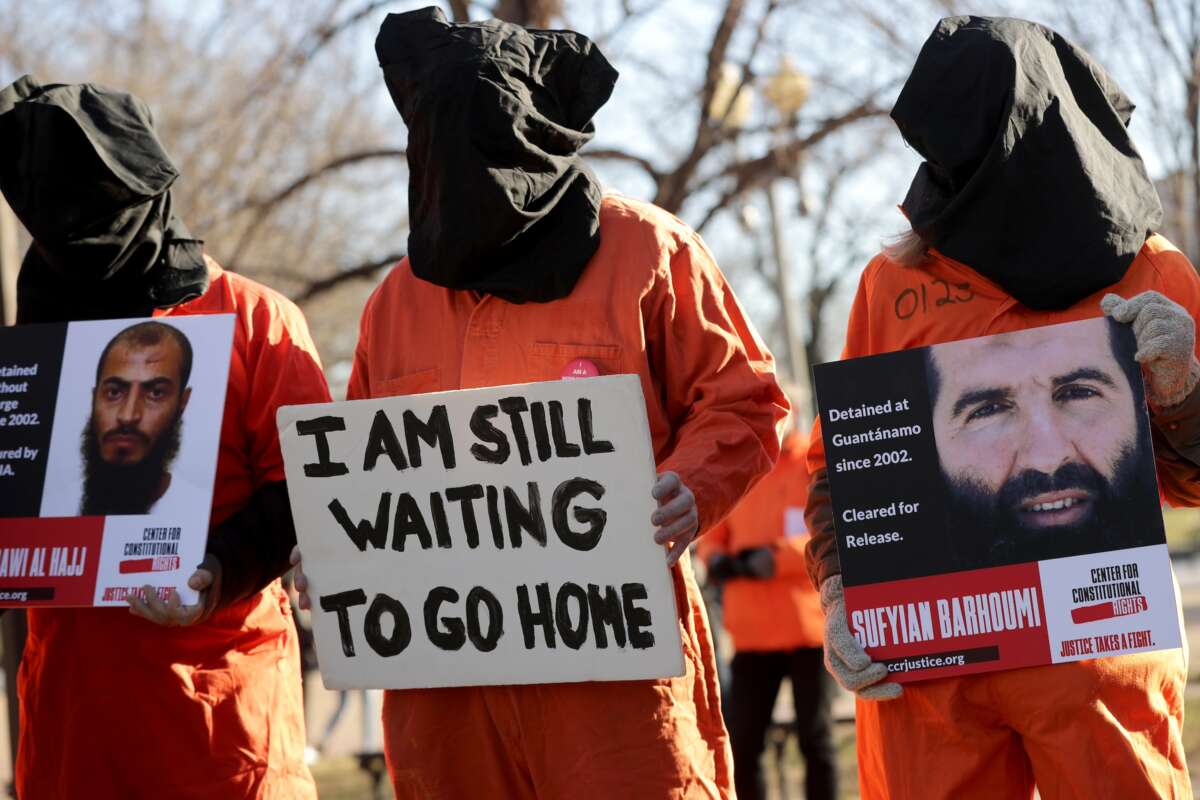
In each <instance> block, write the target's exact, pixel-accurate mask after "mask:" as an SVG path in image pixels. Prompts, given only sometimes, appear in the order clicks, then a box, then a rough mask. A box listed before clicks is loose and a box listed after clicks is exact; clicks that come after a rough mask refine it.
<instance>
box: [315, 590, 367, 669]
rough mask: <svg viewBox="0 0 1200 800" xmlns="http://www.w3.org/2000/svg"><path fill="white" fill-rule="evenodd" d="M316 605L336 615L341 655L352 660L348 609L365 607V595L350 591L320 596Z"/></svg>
mask: <svg viewBox="0 0 1200 800" xmlns="http://www.w3.org/2000/svg"><path fill="white" fill-rule="evenodd" d="M317 603H319V604H320V606H321V610H322V611H333V612H335V613H336V614H337V621H338V635H339V636H340V637H341V640H342V655H344V656H346V658H354V633H353V631H352V630H351V629H350V609H351V608H352V607H353V606H361V605H366V603H367V593H366V592H364V591H363V590H362V589H351V590H349V591H346V592H338V593H337V594H326V595H322V596H321V597H320V598H319V599H318V600H317Z"/></svg>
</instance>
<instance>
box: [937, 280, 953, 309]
mask: <svg viewBox="0 0 1200 800" xmlns="http://www.w3.org/2000/svg"><path fill="white" fill-rule="evenodd" d="M933 284H934V285H935V286H941V287H942V291H943V292H944V293H945V296H944V297H939V298H937V299H936V300H935V301H934V302H933V306H934V308H941V307H942V306H948V305H952V304H953V303H954V298H952V297H951V296H950V281H948V280H946V279H945V278H934V279H933Z"/></svg>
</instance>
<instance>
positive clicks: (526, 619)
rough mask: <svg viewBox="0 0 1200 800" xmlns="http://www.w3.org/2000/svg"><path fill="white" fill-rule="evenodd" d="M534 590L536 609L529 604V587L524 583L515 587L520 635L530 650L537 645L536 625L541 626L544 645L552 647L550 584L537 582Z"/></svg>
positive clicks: (552, 611) (552, 612) (552, 622)
mask: <svg viewBox="0 0 1200 800" xmlns="http://www.w3.org/2000/svg"><path fill="white" fill-rule="evenodd" d="M534 590H535V592H536V593H537V603H538V608H537V611H534V610H533V609H532V608H531V607H530V605H529V587H528V586H526V585H525V584H521V585H520V586H518V587H517V616H519V617H520V618H521V635H522V636H523V637H524V639H525V649H526V650H532V649H533V648H534V647H536V646H537V636H536V629H537V627H538V626H541V628H542V635H543V636H544V637H545V640H546V647H549V648H550V649H554V646H555V642H554V604H553V603H552V602H551V600H550V584H548V583H539V584H538V585H537V586H535V587H534Z"/></svg>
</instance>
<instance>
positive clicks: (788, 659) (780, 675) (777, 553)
mask: <svg viewBox="0 0 1200 800" xmlns="http://www.w3.org/2000/svg"><path fill="white" fill-rule="evenodd" d="M807 450H808V441H807V438H806V437H804V436H802V435H798V434H794V433H793V434H792V435H790V436H788V437H787V438H786V439H785V440H784V442H783V451H782V453H780V456H779V463H778V464H776V465H775V469H773V470H772V471H771V473H770V474H769V475H767V477H765V478H763V479H762V480H761V481H759V482H758V483H757V484H756V485H755V486H754V488H753V489H751V490H750V493H749V494H747V495H746V497H745V498H744V499H743V500H742V502H740V503H738V505H737V507H736V508H735V509H734V510H733V513H732V514H730V515H729V516H728V517H726V518H725V519H724V520H723V521H722V522H721V523H720V524H718V525H717V526H716V527H715V528H713V529H712V530H710V531H709V532H708V533H706V534H705V535H704V537H703V538H702V539H700V542H699V544H698V545H697V554H698V555H699V556H700V557H701V559H702V560H703V561H704V562H705V563H709V564H711V563H712V559H713V558H715V557H716V556H718V555H721V556H726V557H729V558H736V557H738V554H739V553H742V552H743V551H746V550H754V549H759V548H768V549H769V550H770V551H771V555H772V557H773V560H774V564H775V572H774V574H773V575H771V577H769V578H761V579H760V578H755V577H733V578H730V579H728V580H727V581H725V582H724V583H723V584H722V586H723V589H722V604H721V605H722V611H723V619H722V621H723V623H724V627H725V629H726V630H727V631H728V632H729V634H730V636H732V638H733V645H734V649H735V650H736V651H737V652H736V654H735V655H734V656H733V659H732V661H731V663H730V665H729V677H730V684H729V686H728V687H726V688H727V689H728V691H729V696H728V699H727V700H726V704H725V722H726V724H727V725H728V726H729V736H730V743H731V744H732V747H733V767H734V779H735V785H736V788H737V794H738V797H739V798H742V800H751V799H752V798H761V797H767V791H766V782H765V775H764V774H763V772H762V768H761V765H760V763H759V762H760V760H761V757H762V751H763V748H764V746H765V745H766V734H767V730H768V729H769V728H770V726H771V722H772V719H773V717H774V710H775V704H776V700H777V699H778V694H779V687H780V685H781V684H782V682H783V679H784V677H787V678H788V680H789V682H790V683H791V687H792V706H793V709H794V711H795V719H794V720H793V722H792V729H793V731H794V732H795V734H796V742H797V744H798V745H799V748H800V754H801V755H802V756H803V757H804V767H805V769H804V783H805V786H804V789H805V796H806V797H808V798H810V800H816V799H817V798H833V797H836V796H837V751H836V749H835V747H834V742H833V715H832V705H833V699H834V697H836V694H837V691H838V688H837V683H836V682H834V680H833V677H832V676H830V675H829V673H828V672H826V670H825V665H824V663H823V661H822V651H821V646H822V643H823V636H824V629H825V615H824V613H823V612H822V611H821V598H820V596H819V595H818V594H817V591H816V589H814V588H813V585H812V582H811V581H810V580H809V579H808V574H807V570H806V566H807V559H806V557H805V554H804V549H805V544H806V543H807V542H808V539H809V536H808V532H807V530H806V528H805V525H804V516H803V515H804V501H805V499H806V497H807V496H808V466H807V464H805V453H806V451H807ZM710 580H711V575H710Z"/></svg>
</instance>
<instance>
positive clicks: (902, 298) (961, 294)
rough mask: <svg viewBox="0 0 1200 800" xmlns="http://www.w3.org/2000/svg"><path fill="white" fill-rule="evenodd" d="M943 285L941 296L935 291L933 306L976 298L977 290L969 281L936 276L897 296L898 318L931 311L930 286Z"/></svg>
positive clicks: (965, 301)
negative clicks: (974, 289)
mask: <svg viewBox="0 0 1200 800" xmlns="http://www.w3.org/2000/svg"><path fill="white" fill-rule="evenodd" d="M930 286H935V287H941V295H942V296H941V297H938V296H937V294H938V292H937V291H936V290H935V291H934V292H933V294H934V298H933V307H934V308H941V307H942V306H948V305H953V304H955V303H969V302H971V301H972V300H974V299H975V292H973V291H972V290H971V284H970V283H968V282H967V281H963V282H962V283H950V281H948V280H945V279H944V278H934V279H933V280H932V281H930V282H929V283H928V284H924V283H923V284H921V286H920V287H919V288H918V289H913V288H911V287H910V288H908V289H905V290H904V291H903V292H901V293H900V294H898V295H897V296H896V303H895V306H894V307H893V308H894V310H895V312H896V318H897V319H909V318H910V317H912V316H913V315H914V314H916V313H917V312H918V311H924V312H928V311H929V295H930V292H929V287H930Z"/></svg>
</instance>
